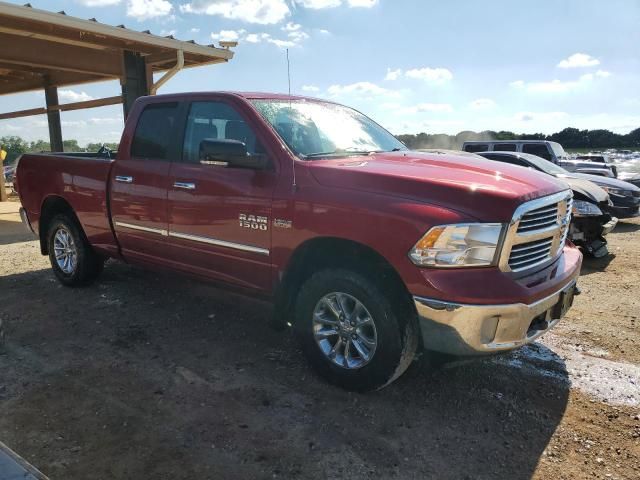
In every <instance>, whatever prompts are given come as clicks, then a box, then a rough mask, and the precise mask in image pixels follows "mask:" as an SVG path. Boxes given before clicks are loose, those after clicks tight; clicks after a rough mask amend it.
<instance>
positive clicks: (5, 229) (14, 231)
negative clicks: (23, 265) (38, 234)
mask: <svg viewBox="0 0 640 480" xmlns="http://www.w3.org/2000/svg"><path fill="white" fill-rule="evenodd" d="M3 217H8V215H0V245H8V244H10V243H19V242H29V241H31V240H33V239H34V238H35V237H34V235H33V234H32V233H31V232H29V231H28V230H27V228H26V227H25V226H24V225H23V224H22V222H15V221H8V220H5V219H4V218H3Z"/></svg>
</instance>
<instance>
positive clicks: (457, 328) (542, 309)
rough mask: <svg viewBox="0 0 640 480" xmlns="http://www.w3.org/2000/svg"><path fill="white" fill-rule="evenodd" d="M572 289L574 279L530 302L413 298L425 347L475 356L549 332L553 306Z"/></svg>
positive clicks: (515, 345) (556, 321)
mask: <svg viewBox="0 0 640 480" xmlns="http://www.w3.org/2000/svg"><path fill="white" fill-rule="evenodd" d="M576 276H577V275H576ZM572 288H576V281H575V278H574V280H573V281H572V282H571V283H570V284H569V285H566V286H564V287H563V288H562V289H561V290H559V291H557V292H556V293H554V294H553V295H550V296H548V297H546V298H543V299H542V300H538V301H537V302H534V303H532V304H530V305H526V304H523V303H514V304H506V305H468V304H459V303H449V302H443V301H440V300H432V299H429V298H423V297H413V300H414V302H415V306H416V310H417V311H418V318H419V321H420V329H421V332H422V339H423V344H424V347H425V348H426V349H427V350H434V351H438V352H443V353H449V354H453V355H479V354H487V353H492V352H499V351H504V350H511V349H514V348H517V347H520V346H522V345H524V344H527V343H530V342H532V341H534V340H535V339H536V338H538V337H540V336H541V335H543V334H544V333H545V332H547V331H549V330H550V329H551V328H553V327H554V326H555V325H556V324H557V323H558V322H559V321H560V318H553V317H554V310H555V309H554V307H556V305H558V303H559V302H560V300H561V299H563V298H564V297H563V293H564V292H569V291H570V290H571V289H572ZM576 293H578V291H576Z"/></svg>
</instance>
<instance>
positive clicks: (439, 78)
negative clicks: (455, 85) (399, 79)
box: [404, 67, 453, 84]
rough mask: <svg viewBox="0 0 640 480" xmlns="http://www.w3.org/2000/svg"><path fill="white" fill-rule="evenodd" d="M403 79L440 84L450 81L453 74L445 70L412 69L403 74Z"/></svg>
mask: <svg viewBox="0 0 640 480" xmlns="http://www.w3.org/2000/svg"><path fill="white" fill-rule="evenodd" d="M404 75H405V77H407V78H413V79H416V80H423V81H425V82H427V83H432V84H441V83H445V82H448V81H450V80H451V79H452V78H453V74H452V73H451V71H449V70H448V69H446V68H430V67H424V68H413V69H411V70H407V71H406V72H405V74H404Z"/></svg>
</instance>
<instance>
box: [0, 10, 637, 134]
mask: <svg viewBox="0 0 640 480" xmlns="http://www.w3.org/2000/svg"><path fill="white" fill-rule="evenodd" d="M14 3H24V1H22V0H21V1H20V2H14ZM31 3H32V5H33V6H34V7H35V8H42V9H46V10H51V11H59V10H65V11H66V13H67V14H68V15H73V16H77V17H81V18H89V17H96V18H97V19H98V20H99V21H101V22H103V23H108V24H112V25H117V24H122V23H124V24H125V25H126V26H127V27H128V28H131V29H136V30H146V29H150V30H151V31H152V32H153V33H157V34H162V35H168V34H173V35H174V36H175V37H176V38H179V39H183V40H190V39H194V40H196V41H197V42H198V43H206V44H209V43H212V42H213V43H217V42H218V41H220V40H225V39H228V40H238V41H239V46H238V47H237V48H235V49H234V50H235V52H236V56H235V58H234V59H233V60H232V61H231V62H229V63H228V64H223V65H217V66H210V67H202V68H195V69H191V70H186V71H183V72H181V73H179V74H178V76H177V77H175V78H174V79H172V80H171V81H170V82H169V83H168V84H166V85H165V86H164V87H163V88H162V89H161V90H160V91H159V93H172V92H180V91H190V90H199V91H201V90H252V91H273V92H284V91H286V89H287V77H286V60H285V48H289V55H290V58H291V76H292V90H293V92H294V93H300V94H307V95H310V96H318V97H324V98H329V99H332V100H336V101H339V102H341V103H345V104H347V105H351V106H354V107H356V108H358V109H359V110H361V111H363V112H364V113H366V114H367V115H369V116H371V117H372V118H374V119H375V120H376V121H378V122H379V123H381V124H382V125H383V126H385V127H386V128H388V129H389V130H391V131H392V132H393V133H396V134H397V133H418V132H422V131H424V132H428V133H457V132H459V131H461V130H476V131H479V130H485V129H491V130H503V129H504V130H512V131H516V132H544V133H552V132H554V131H558V130H560V129H562V128H564V127H568V126H571V127H577V128H607V129H610V130H613V131H616V132H619V133H627V132H628V131H630V130H632V129H634V128H637V127H639V126H640V1H638V0H607V1H606V2H605V1H602V0H536V1H526V0H519V1H513V0H504V1H503V0H487V1H483V2H480V1H474V0H449V1H446V2H442V1H431V2H427V1H425V0H177V1H175V0H46V1H45V0H32V1H31ZM118 93H119V85H118V84H117V83H116V82H108V83H101V84H90V85H81V86H77V87H72V88H64V89H62V90H61V93H60V97H61V101H62V102H69V101H74V100H82V99H88V98H100V97H105V96H111V95H115V94H118ZM43 104H44V95H43V94H41V93H38V92H34V93H25V94H20V95H13V96H5V97H2V100H1V103H0V105H1V107H0V111H11V110H17V109H22V108H33V107H38V106H42V105H43ZM62 120H63V135H64V137H65V138H76V139H78V140H79V141H80V144H85V143H87V142H90V141H117V140H118V139H119V136H120V131H121V128H122V113H121V107H119V106H114V107H103V108H98V109H91V110H85V111H78V112H67V113H63V114H62ZM3 135H20V136H22V137H24V138H27V139H30V140H33V139H37V138H43V139H46V138H47V137H48V134H47V129H46V120H45V118H44V117H42V118H41V117H28V118H23V119H15V120H2V121H0V136H3Z"/></svg>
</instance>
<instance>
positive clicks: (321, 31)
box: [318, 28, 331, 35]
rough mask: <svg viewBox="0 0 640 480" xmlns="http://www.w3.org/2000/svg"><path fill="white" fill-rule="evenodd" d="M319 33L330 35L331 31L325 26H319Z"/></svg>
mask: <svg viewBox="0 0 640 480" xmlns="http://www.w3.org/2000/svg"><path fill="white" fill-rule="evenodd" d="M318 31H319V32H320V33H322V34H323V35H331V32H330V31H329V30H327V29H325V28H321V29H320V30H318Z"/></svg>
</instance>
